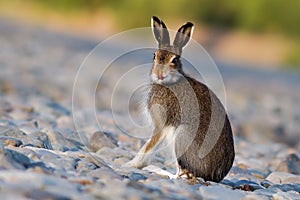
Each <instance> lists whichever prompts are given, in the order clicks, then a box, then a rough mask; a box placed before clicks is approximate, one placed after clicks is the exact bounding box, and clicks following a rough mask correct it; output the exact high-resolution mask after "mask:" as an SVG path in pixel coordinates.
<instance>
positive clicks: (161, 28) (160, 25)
mask: <svg viewBox="0 0 300 200" xmlns="http://www.w3.org/2000/svg"><path fill="white" fill-rule="evenodd" d="M151 27H152V32H153V35H154V37H155V39H156V41H157V42H158V45H159V47H164V46H169V45H170V37H169V32H168V29H167V27H166V25H165V24H164V22H163V21H162V20H160V19H159V18H158V17H155V16H153V17H152V18H151Z"/></svg>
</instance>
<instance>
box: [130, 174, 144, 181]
mask: <svg viewBox="0 0 300 200" xmlns="http://www.w3.org/2000/svg"><path fill="white" fill-rule="evenodd" d="M128 178H129V179H130V180H131V181H139V180H146V179H147V177H146V176H144V175H143V174H140V173H135V172H133V173H131V174H130V175H129V176H128Z"/></svg>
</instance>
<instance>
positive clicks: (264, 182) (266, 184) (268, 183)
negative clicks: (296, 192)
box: [260, 180, 273, 188]
mask: <svg viewBox="0 0 300 200" xmlns="http://www.w3.org/2000/svg"><path fill="white" fill-rule="evenodd" d="M260 185H261V186H263V187H265V188H268V187H270V186H271V185H273V183H271V182H270V181H267V180H263V181H262V182H260Z"/></svg>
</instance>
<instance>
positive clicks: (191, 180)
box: [179, 169, 210, 186]
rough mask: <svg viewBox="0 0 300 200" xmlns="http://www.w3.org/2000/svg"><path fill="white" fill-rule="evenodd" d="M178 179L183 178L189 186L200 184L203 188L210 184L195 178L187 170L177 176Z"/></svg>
mask: <svg viewBox="0 0 300 200" xmlns="http://www.w3.org/2000/svg"><path fill="white" fill-rule="evenodd" d="M179 177H181V178H185V179H186V181H187V183H188V184H190V185H194V184H201V185H205V186H208V185H210V183H209V182H206V181H205V180H204V179H202V178H197V177H195V176H194V175H193V173H191V172H189V171H188V170H187V169H183V170H182V173H181V174H179Z"/></svg>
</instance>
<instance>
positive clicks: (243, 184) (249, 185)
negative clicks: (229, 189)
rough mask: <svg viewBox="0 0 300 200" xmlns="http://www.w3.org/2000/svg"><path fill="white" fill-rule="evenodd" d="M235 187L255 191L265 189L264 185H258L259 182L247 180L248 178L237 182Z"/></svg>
mask: <svg viewBox="0 0 300 200" xmlns="http://www.w3.org/2000/svg"><path fill="white" fill-rule="evenodd" d="M234 188H236V189H241V190H245V191H254V190H258V189H265V188H264V187H262V186H260V185H258V184H257V183H255V182H253V181H247V180H240V181H238V182H236V183H235V186H234Z"/></svg>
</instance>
